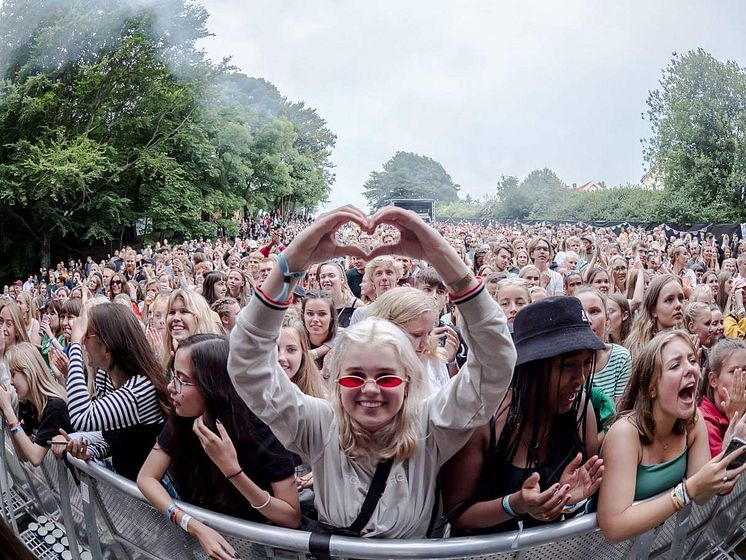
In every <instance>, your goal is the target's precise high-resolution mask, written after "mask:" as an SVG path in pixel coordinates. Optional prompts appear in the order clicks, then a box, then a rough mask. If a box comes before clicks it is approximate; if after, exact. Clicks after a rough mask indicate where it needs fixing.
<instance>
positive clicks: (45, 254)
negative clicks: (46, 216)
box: [39, 229, 52, 270]
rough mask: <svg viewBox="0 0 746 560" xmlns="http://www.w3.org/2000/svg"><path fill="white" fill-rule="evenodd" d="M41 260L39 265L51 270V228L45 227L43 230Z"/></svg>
mask: <svg viewBox="0 0 746 560" xmlns="http://www.w3.org/2000/svg"><path fill="white" fill-rule="evenodd" d="M40 259H41V262H40V264H39V266H41V267H42V268H46V269H47V270H49V269H50V268H51V264H52V237H51V236H50V235H49V230H47V229H45V230H44V231H42V232H41V254H40Z"/></svg>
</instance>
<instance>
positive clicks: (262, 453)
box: [158, 414, 295, 523]
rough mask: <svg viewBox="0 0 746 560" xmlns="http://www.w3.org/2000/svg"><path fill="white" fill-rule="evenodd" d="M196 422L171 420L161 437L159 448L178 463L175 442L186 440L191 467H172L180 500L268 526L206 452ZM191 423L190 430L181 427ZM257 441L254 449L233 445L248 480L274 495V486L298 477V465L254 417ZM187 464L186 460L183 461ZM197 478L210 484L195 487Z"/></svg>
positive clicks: (254, 432)
mask: <svg viewBox="0 0 746 560" xmlns="http://www.w3.org/2000/svg"><path fill="white" fill-rule="evenodd" d="M193 420H194V419H192V418H178V417H177V418H174V417H173V416H172V417H170V418H169V419H168V420H167V421H166V424H165V426H164V427H163V431H162V432H161V435H160V436H158V445H159V446H160V448H161V449H162V450H163V451H164V452H165V453H166V454H168V455H169V456H171V457H172V459H173V460H174V461H176V459H175V458H174V451H175V444H176V442H175V440H174V438H175V437H176V434H177V432H180V433H181V434H182V436H181V437H183V438H184V440H185V441H184V442H182V446H181V447H182V449H184V450H185V451H184V453H185V454H187V455H188V457H186V460H187V461H188V467H187V468H183V467H184V465H182V468H176V465H175V464H174V462H172V463H171V466H170V467H169V475H170V477H171V480H172V482H173V485H174V487H175V488H176V491H177V492H178V493H179V497H180V498H181V499H182V500H184V501H186V502H188V503H191V504H194V505H197V506H200V507H203V508H206V509H209V510H211V511H216V512H218V513H223V514H225V515H230V516H233V517H238V518H241V519H246V520H248V521H256V522H258V523H267V519H266V518H265V517H264V516H263V515H262V514H261V512H260V511H257V510H255V509H254V508H252V507H251V504H249V501H248V500H247V499H246V498H245V497H244V496H243V495H242V494H241V493H240V492H239V491H238V490H237V489H236V487H235V486H234V485H233V483H232V482H231V481H230V480H228V479H227V478H226V477H225V475H224V474H223V473H222V472H221V471H220V469H219V468H218V467H217V466H216V465H215V464H214V463H213V462H212V460H211V459H210V458H209V457H208V456H207V454H206V453H205V452H204V450H203V449H202V446H201V445H200V443H199V440H198V439H197V437H196V436H195V435H194V432H192V430H191V425H192V422H193ZM184 422H188V428H189V429H183V426H177V424H182V423H184ZM251 422H252V426H251V427H250V429H251V430H253V434H254V437H255V441H256V442H257V444H254V445H250V444H246V443H242V442H241V441H238V442H236V441H235V440H234V441H233V445H234V446H235V448H236V452H237V453H238V463H239V465H241V468H242V469H243V471H244V473H245V474H246V476H248V477H249V478H250V479H251V480H252V481H254V483H255V484H256V485H257V486H259V487H260V488H262V489H263V490H267V491H268V492H269V493H270V494H271V493H272V483H273V482H279V481H281V480H285V479H286V478H288V477H289V476H293V475H294V474H295V462H294V461H293V456H292V454H291V453H290V452H289V451H287V450H286V449H285V448H284V447H283V446H282V444H281V443H280V442H279V441H278V440H277V438H276V437H275V436H274V434H272V432H271V431H270V429H269V428H268V427H267V426H266V425H265V424H264V423H262V421H261V420H259V419H258V418H257V417H256V416H254V415H253V414H252V415H251ZM182 460H184V459H182ZM195 477H199V478H203V479H204V480H209V483H208V484H207V485H202V484H199V483H198V484H195Z"/></svg>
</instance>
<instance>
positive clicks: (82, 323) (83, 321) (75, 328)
mask: <svg viewBox="0 0 746 560" xmlns="http://www.w3.org/2000/svg"><path fill="white" fill-rule="evenodd" d="M87 331H88V309H87V308H86V306H85V305H84V306H83V307H82V309H81V310H80V315H78V316H77V317H76V318H75V319H73V321H72V327H71V328H70V341H71V342H74V343H76V344H82V343H83V338H85V334H86V332H87Z"/></svg>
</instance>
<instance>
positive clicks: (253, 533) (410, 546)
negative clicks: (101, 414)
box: [68, 455, 598, 558]
mask: <svg viewBox="0 0 746 560" xmlns="http://www.w3.org/2000/svg"><path fill="white" fill-rule="evenodd" d="M68 458H69V460H70V462H71V463H72V464H73V465H74V466H75V467H76V468H79V469H80V470H82V471H83V472H85V473H87V474H88V475H89V476H91V477H92V478H93V479H96V480H100V481H102V482H105V483H106V484H109V485H111V486H112V487H114V488H115V489H117V490H119V491H120V492H124V493H125V494H127V495H129V496H130V497H132V498H135V499H138V500H141V501H143V502H146V503H147V500H146V499H145V497H144V496H143V495H142V493H141V492H140V490H139V489H138V488H137V485H136V484H134V483H133V482H131V481H129V480H127V479H125V478H123V477H121V476H119V475H117V474H115V473H114V472H112V471H110V470H108V469H106V468H105V467H103V466H101V465H98V464H96V463H95V462H93V461H82V460H80V459H76V458H74V457H72V456H69V455H68ZM179 506H180V507H181V508H182V509H184V511H187V512H188V513H189V514H190V515H192V516H194V517H196V518H197V519H199V520H200V521H202V522H204V523H206V524H207V525H209V526H211V527H212V528H214V529H215V530H217V531H219V532H223V533H226V534H228V535H232V536H235V537H239V538H244V539H247V540H251V541H253V542H256V543H258V544H262V545H266V546H273V547H277V548H283V549H286V550H287V549H291V550H295V551H299V552H308V551H309V548H308V541H309V538H310V533H308V532H306V531H299V530H295V529H286V528H280V527H273V526H270V525H263V524H261V523H252V522H249V521H245V520H243V519H236V518H233V517H228V516H226V515H222V514H220V513H216V512H213V511H209V510H206V509H203V508H200V507H197V506H194V505H191V504H187V503H184V502H179ZM596 530H598V525H597V523H596V514H587V515H583V516H580V517H578V518H576V519H571V520H569V521H565V522H563V523H558V524H556V525H553V526H552V527H551V529H549V528H548V527H546V526H543V527H534V528H531V529H526V530H524V531H515V532H509V533H499V534H495V535H484V536H470V537H457V538H450V539H438V540H437V541H434V540H432V539H365V538H351V537H341V536H333V537H332V539H331V550H332V553H333V554H338V555H340V556H355V555H356V554H357V555H365V556H368V557H370V558H389V557H391V556H406V557H411V558H416V557H423V555H424V556H425V557H428V558H450V557H454V556H462V555H479V554H490V553H495V552H507V551H511V550H518V549H524V548H530V547H533V546H537V545H543V544H549V543H551V542H555V541H557V540H565V539H569V538H572V537H576V536H580V535H584V534H587V533H590V532H592V531H596ZM434 542H437V543H438V546H437V547H436V548H433V543H434Z"/></svg>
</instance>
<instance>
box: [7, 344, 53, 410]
mask: <svg viewBox="0 0 746 560" xmlns="http://www.w3.org/2000/svg"><path fill="white" fill-rule="evenodd" d="M5 357H6V358H7V360H8V369H9V370H10V374H11V376H12V375H13V374H15V373H22V374H23V375H25V376H26V380H27V382H28V387H29V394H28V401H29V402H30V403H31V404H32V405H34V408H35V409H36V414H37V418H40V417H41V415H42V413H43V412H44V408H45V407H46V406H47V402H48V401H49V399H50V398H52V397H54V398H57V399H61V400H63V401H64V402H67V395H66V394H65V390H64V389H63V388H62V387H61V386H60V385H58V384H57V383H55V382H53V381H52V380H51V378H50V377H49V370H48V369H47V366H46V364H45V363H44V360H43V359H42V357H41V354H40V353H39V351H38V350H37V349H36V346H34V345H33V344H31V343H30V342H19V343H18V344H15V345H14V346H11V347H10V348H8V351H7V352H6V354H5Z"/></svg>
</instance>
